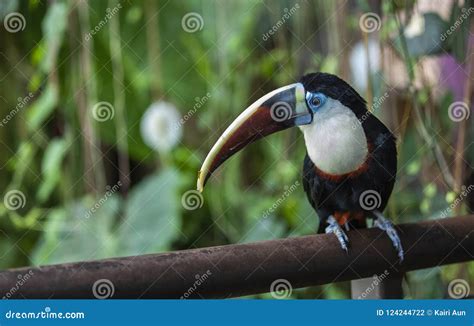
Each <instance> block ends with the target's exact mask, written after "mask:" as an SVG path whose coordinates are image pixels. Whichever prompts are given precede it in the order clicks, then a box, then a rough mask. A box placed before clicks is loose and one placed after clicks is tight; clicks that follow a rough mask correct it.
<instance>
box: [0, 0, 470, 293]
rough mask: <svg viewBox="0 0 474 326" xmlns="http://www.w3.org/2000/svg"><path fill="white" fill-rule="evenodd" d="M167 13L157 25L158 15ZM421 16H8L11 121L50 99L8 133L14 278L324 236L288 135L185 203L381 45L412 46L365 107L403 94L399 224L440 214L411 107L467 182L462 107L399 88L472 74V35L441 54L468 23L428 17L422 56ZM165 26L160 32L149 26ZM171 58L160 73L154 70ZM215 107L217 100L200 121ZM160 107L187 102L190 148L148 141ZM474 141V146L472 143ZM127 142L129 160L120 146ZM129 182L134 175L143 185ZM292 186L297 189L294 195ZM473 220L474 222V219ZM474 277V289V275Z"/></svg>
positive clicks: (396, 120) (207, 5) (410, 9)
mask: <svg viewBox="0 0 474 326" xmlns="http://www.w3.org/2000/svg"><path fill="white" fill-rule="evenodd" d="M117 3H120V5H121V8H120V9H119V10H118V12H117V13H116V14H115V15H114V16H113V17H111V18H110V19H113V20H116V21H118V26H119V31H118V33H114V32H113V29H112V28H111V26H110V25H109V24H110V21H108V22H107V21H106V22H105V23H104V21H105V20H106V17H107V14H108V13H110V10H109V11H108V9H112V8H113V7H114V5H116V4H117ZM150 3H151V4H152V7H153V6H155V10H156V13H155V12H153V13H151V14H150V9H149V5H150ZM296 4H298V5H299V6H300V8H299V9H298V10H296V12H295V13H294V15H292V16H291V17H290V18H289V19H288V20H287V21H286V22H285V23H284V24H283V25H281V26H279V27H278V28H277V30H276V32H275V33H274V35H272V36H271V37H270V38H268V39H264V37H263V35H264V34H265V33H267V32H268V31H269V30H270V29H272V28H273V27H274V26H277V25H276V24H277V22H278V20H280V19H281V18H282V17H283V15H284V14H285V13H287V11H288V9H289V8H292V7H293V6H295V5H296ZM354 6H355V8H353V7H354ZM464 6H468V2H467V1H466V4H465V5H464ZM416 8H417V6H416V1H414V0H413V1H395V2H389V1H384V2H382V4H381V8H372V7H371V6H370V3H369V2H367V1H357V2H355V3H353V4H350V6H349V5H347V4H346V8H341V11H338V13H342V12H344V13H345V15H346V17H342V18H343V19H342V20H341V21H340V20H339V19H340V17H337V16H339V15H334V13H333V12H332V11H333V10H335V9H336V7H335V5H334V4H333V3H331V2H327V1H321V0H315V1H309V2H297V1H293V0H291V1H265V2H261V1H258V0H251V1H238V0H235V1H225V2H223V1H204V0H190V1H185V2H183V1H168V2H166V1H165V2H161V1H160V2H152V1H150V2H148V1H145V2H113V1H110V2H107V1H90V2H87V3H85V2H83V1H79V2H75V1H67V0H63V1H62V0H58V1H52V2H51V3H48V4H46V3H44V2H38V1H15V0H9V1H0V17H1V18H2V19H3V17H5V16H6V15H7V14H8V13H10V12H13V11H18V12H20V13H22V14H23V15H24V16H25V18H26V19H25V20H26V26H25V29H24V30H23V31H20V32H17V33H9V32H7V31H5V30H4V29H3V28H2V29H1V30H0V37H1V38H2V42H1V44H0V52H1V53H2V54H3V55H2V56H1V57H0V60H2V64H1V65H0V76H1V83H2V87H0V120H1V119H2V118H3V117H5V116H7V115H8V114H9V113H10V112H12V109H13V108H15V107H16V105H17V103H18V101H19V98H24V97H25V96H26V95H28V94H29V93H30V92H32V94H33V96H32V99H31V101H30V102H28V104H27V105H25V107H22V108H21V109H20V110H18V112H17V113H16V114H15V115H14V116H13V118H12V119H11V120H10V121H9V122H8V124H6V125H5V126H3V127H2V128H0V138H1V142H0V143H1V146H2V153H3V155H2V156H1V157H0V166H1V167H2V168H1V169H0V182H1V184H2V185H3V188H2V189H3V190H4V193H6V192H7V191H8V190H10V189H18V190H21V191H22V192H23V193H24V195H25V198H26V203H25V205H24V207H22V208H20V209H18V210H9V209H8V208H7V207H6V206H5V204H4V203H3V201H0V221H1V222H0V252H2V256H1V257H0V258H1V259H0V267H1V268H7V267H15V266H20V265H29V264H51V263H60V262H71V261H80V260H86V259H99V258H106V257H115V256H124V255H140V254H144V253H156V252H165V251H170V250H182V249H187V248H195V247H203V246H211V245H222V244H227V243H242V242H250V241H258V240H266V239H274V238H282V237H288V236H300V235H307V234H312V233H314V232H315V230H316V229H317V227H318V218H317V216H316V214H315V212H314V210H313V209H312V207H311V206H310V205H309V203H308V202H307V199H306V195H305V194H304V192H303V189H302V185H301V184H299V185H298V184H296V182H300V181H301V180H300V179H301V168H302V158H303V157H304V155H305V148H304V140H303V138H302V135H301V134H300V133H299V132H298V130H288V131H286V132H284V133H279V134H276V135H272V136H271V137H269V138H267V139H265V140H262V141H260V142H257V143H254V144H252V145H251V146H249V147H248V148H246V149H245V150H244V151H242V152H241V153H239V154H238V155H235V156H233V157H232V158H231V159H230V160H229V161H228V162H226V164H225V166H223V167H222V168H220V169H219V170H218V171H216V172H215V173H214V175H213V177H212V178H211V179H210V180H209V182H208V186H207V187H206V190H205V192H204V194H203V196H204V197H203V199H204V201H203V205H202V207H201V208H200V209H196V210H186V209H184V208H183V206H182V204H181V200H182V195H183V193H185V192H186V191H188V190H191V189H194V188H195V183H196V176H197V171H198V170H199V168H200V164H201V163H202V161H203V160H204V157H205V155H206V153H207V152H208V150H209V149H210V148H211V146H212V144H213V143H214V142H215V141H216V140H217V138H218V136H219V134H220V133H221V132H222V131H223V130H224V129H225V127H227V125H228V124H229V123H230V122H231V121H232V120H233V119H234V118H235V117H236V116H237V115H238V114H239V113H240V112H241V111H242V110H243V109H244V108H245V107H247V106H248V105H250V104H251V103H252V102H253V101H254V100H256V99H258V98H259V97H261V96H262V95H264V94H265V93H267V92H269V91H271V90H273V89H275V88H276V87H279V86H282V85H285V84H289V83H293V82H295V81H296V80H297V79H298V78H299V76H300V75H302V74H303V73H307V72H312V71H315V70H320V71H325V72H332V73H336V74H338V75H341V76H343V77H344V78H346V79H348V80H349V81H351V79H354V78H356V77H357V76H349V73H348V71H349V70H350V69H348V68H347V58H348V57H349V54H350V53H349V51H350V50H351V48H352V46H353V45H354V44H355V43H356V42H359V41H363V40H364V37H365V36H367V37H368V38H372V37H373V36H379V37H380V40H381V42H382V43H381V48H383V51H384V53H386V52H387V51H389V50H388V49H392V48H395V49H396V50H397V52H396V53H394V57H395V56H398V59H399V60H400V62H401V66H402V68H400V67H399V66H397V68H396V70H395V69H394V70H393V71H392V70H391V69H392V67H386V66H385V67H380V68H379V71H377V72H376V73H374V74H371V78H372V84H373V85H372V86H373V87H372V89H370V90H366V92H361V94H362V95H363V96H364V97H365V98H366V99H368V100H369V98H368V96H372V99H373V98H374V97H380V96H381V94H384V92H386V91H387V92H390V96H389V98H388V100H387V101H386V102H384V103H382V106H381V108H380V110H377V112H375V114H376V115H377V116H378V117H380V119H382V120H383V121H384V122H386V123H387V125H389V126H390V128H391V129H392V130H394V132H395V133H396V134H397V137H398V139H399V149H398V152H399V162H398V164H399V172H398V181H397V183H396V186H395V190H394V194H393V196H392V198H391V200H390V202H389V207H388V209H387V214H388V215H389V216H390V217H391V218H392V219H393V220H394V221H396V222H407V221H418V220H423V219H427V218H434V217H436V216H438V215H439V214H440V212H443V211H444V210H446V209H447V208H448V207H449V205H450V204H451V203H452V202H453V201H454V200H455V199H456V197H457V193H455V192H454V191H453V189H452V187H451V186H450V185H448V184H447V183H446V182H445V180H444V179H443V177H442V176H441V174H440V171H439V167H438V166H437V163H438V162H437V157H436V155H434V154H433V149H432V147H431V146H427V145H426V140H425V139H423V138H422V137H421V136H420V134H419V126H417V125H416V122H415V120H416V119H415V118H414V114H413V107H412V105H413V103H415V101H416V103H418V104H420V106H421V107H422V114H423V117H426V119H425V120H426V121H425V122H426V124H427V126H428V128H429V130H430V131H432V130H436V131H439V132H438V133H437V134H434V133H433V137H432V138H433V139H432V142H434V143H436V142H438V143H439V144H440V148H441V150H442V152H443V153H444V155H445V156H446V157H447V158H448V163H449V164H450V166H451V165H454V164H453V163H452V161H453V160H454V159H455V157H456V153H455V152H454V148H455V141H454V139H456V137H453V135H455V134H456V133H457V130H458V126H459V125H457V124H453V121H452V120H450V119H449V116H448V114H446V112H447V111H448V107H449V106H450V104H451V103H452V102H453V101H454V98H453V94H451V92H449V91H446V90H444V89H435V90H436V92H435V90H434V89H433V88H437V87H436V86H434V87H433V86H432V85H429V86H424V87H421V88H420V89H418V90H417V92H416V96H412V94H411V93H410V89H412V88H413V87H410V86H412V85H409V84H408V83H402V82H401V83H399V84H396V85H392V84H390V82H389V81H388V80H389V79H390V78H388V77H390V76H389V74H390V75H393V76H398V75H403V76H406V77H407V78H406V79H407V80H410V81H411V78H408V77H417V76H416V74H417V73H418V71H416V69H414V70H412V71H410V69H409V66H410V65H412V66H414V67H415V68H416V67H417V66H418V64H419V62H420V61H421V60H422V59H424V58H426V57H430V58H436V57H437V56H438V55H440V54H442V55H452V56H454V57H455V58H457V60H458V61H459V62H460V63H462V62H463V61H464V60H465V58H466V52H467V51H466V49H467V42H466V39H467V35H469V30H468V22H465V23H463V24H462V25H461V26H460V27H459V29H458V30H456V33H455V34H454V35H453V36H452V37H449V38H448V39H447V40H446V41H445V42H438V41H439V40H440V34H442V33H444V32H445V31H446V30H447V29H448V28H449V27H450V26H452V25H453V24H454V22H455V21H456V19H458V18H459V16H460V14H461V12H462V11H461V10H462V8H460V7H459V4H458V3H457V2H454V3H453V7H452V8H451V14H450V19H449V21H444V20H443V19H441V18H440V17H441V16H439V15H438V14H436V13H425V14H423V18H424V29H423V31H422V32H421V34H419V35H407V37H406V52H407V53H405V49H404V48H403V42H402V41H403V40H404V39H403V38H400V36H399V27H401V30H402V31H403V30H405V31H406V28H407V26H406V25H407V24H405V23H406V22H400V21H398V20H397V19H396V18H397V17H396V16H395V15H394V13H393V11H394V10H396V11H397V13H401V12H403V13H405V15H406V17H411V16H412V14H413V13H414V11H415V10H416ZM285 9H286V10H285ZM342 9H344V10H342ZM353 9H356V10H353ZM378 9H380V10H381V12H379V14H380V16H381V18H382V20H381V21H382V26H381V28H380V31H379V32H378V33H379V34H377V33H373V34H370V35H364V34H363V33H362V32H361V30H360V28H359V18H360V14H361V13H362V12H367V11H372V12H378ZM189 12H195V13H198V14H200V15H201V16H202V19H203V24H204V25H203V28H202V29H201V30H199V31H196V32H194V33H188V32H185V31H183V28H182V26H181V24H182V18H183V17H184V15H186V14H187V13H189ZM153 17H154V18H156V28H155V29H151V28H149V26H153V24H149V22H150V19H153ZM443 17H445V16H443ZM108 19H109V18H107V20H108ZM114 22H115V21H114ZM341 22H344V24H341ZM346 23H347V24H346ZM399 23H401V24H402V26H400V25H399ZM342 25H344V26H342ZM346 25H347V26H346ZM92 31H94V33H93V35H92V34H91V35H92V37H91V38H90V40H89V41H86V38H85V37H86V34H87V33H89V32H92ZM375 38H376V37H375ZM3 40H5V41H3ZM111 40H112V41H114V42H115V43H114V44H119V45H120V46H119V48H120V54H118V53H115V52H116V51H115V50H116V49H114V48H113V49H112V52H113V54H114V55H117V58H119V59H117V58H114V59H116V60H118V63H119V67H120V69H117V66H116V65H115V64H114V63H115V61H114V60H112V58H111V48H110V45H111V43H113V42H111ZM155 47H156V48H157V49H158V56H157V57H153V55H152V53H153V51H154V48H155ZM406 55H407V56H406ZM387 57H389V56H387ZM389 58H390V59H392V57H389ZM403 64H405V66H404V67H403ZM388 68H390V69H388ZM407 71H408V72H409V73H407ZM411 74H413V76H411ZM440 78H441V77H440ZM400 84H401V85H400ZM157 85H158V86H157ZM117 92H120V93H117ZM434 93H436V94H440V95H439V96H438V95H436V96H434V95H433V94H434ZM118 94H119V95H120V96H118ZM207 94H209V96H208V95H207ZM203 97H208V99H207V100H206V101H204V102H203V103H202V104H200V105H199V106H196V103H200V101H201V99H202V98H203ZM119 98H123V100H124V103H123V105H122V107H123V110H120V109H116V110H115V111H114V114H115V117H114V118H113V119H110V120H108V121H97V120H94V118H93V107H94V104H96V103H97V102H99V101H107V102H110V103H111V104H112V106H116V105H117V104H116V103H117V102H120V101H119ZM158 100H166V101H169V102H171V103H173V104H174V105H176V106H177V107H178V108H179V110H180V114H181V115H182V116H183V117H185V116H188V119H186V120H185V121H184V123H182V125H181V126H180V127H181V128H182V129H183V135H184V136H183V139H182V141H181V143H180V144H179V145H178V146H177V147H176V148H175V149H173V150H172V151H171V152H170V153H160V154H158V153H154V152H153V151H152V150H151V149H150V148H148V147H147V146H146V145H145V144H144V143H143V141H142V138H141V134H140V121H141V118H142V116H143V114H144V112H145V110H146V109H147V108H148V107H149V106H150V105H151V103H153V102H155V101H158ZM122 111H123V112H122ZM190 112H192V114H190ZM406 114H408V115H407V116H406ZM117 121H122V122H123V125H121V124H120V123H117ZM470 121H472V117H471V119H470ZM471 126H472V124H471ZM466 138H467V139H469V140H471V139H472V128H470V129H468V132H467V135H466ZM119 140H120V141H121V142H120V141H119ZM123 141H125V142H126V144H127V145H128V146H126V148H127V150H123V147H120V146H119V145H118V143H123ZM119 147H120V148H119ZM465 155H466V161H469V162H470V160H471V161H472V159H474V156H473V155H474V152H472V151H471V153H467V152H466V154H465ZM469 155H470V156H469ZM124 162H126V163H129V165H130V167H129V171H122V169H126V168H127V167H126V166H127V164H124ZM450 168H451V167H450ZM124 176H126V177H130V184H127V181H126V180H127V178H124ZM430 177H433V178H430ZM119 182H121V183H122V182H123V183H122V184H121V185H120V187H118V188H119V189H118V190H117V189H115V188H114V187H111V188H106V185H107V184H108V185H118V184H119ZM292 185H296V189H295V190H294V191H292V192H291V193H289V194H288V195H286V191H287V190H288V189H289V187H291V186H292ZM459 209H460V212H463V211H465V208H464V207H463V206H462V207H459ZM451 215H454V213H453V214H451ZM467 269H468V273H471V274H472V273H474V268H473V267H472V264H471V266H469V267H468V268H467ZM460 270H461V269H460V268H459V269H458V268H455V269H454V271H453V270H449V271H447V272H446V269H442V268H439V269H433V270H430V272H429V277H428V276H426V277H421V276H423V275H422V274H423V273H421V274H420V273H412V274H409V279H410V282H409V285H408V287H409V289H410V291H409V296H410V297H414V298H428V297H430V298H437V297H441V296H442V295H443V291H442V287H443V286H444V283H443V282H445V281H446V279H447V278H448V277H451V276H453V275H457V274H456V273H457V272H459V271H460ZM461 271H462V270H461ZM471 274H469V275H471ZM425 284H428V285H426V286H425ZM294 296H296V297H303V298H314V297H325V298H347V297H349V295H348V287H347V284H346V285H342V286H341V285H328V286H324V287H320V288H316V289H315V288H313V289H302V290H299V291H294ZM267 297H271V296H267Z"/></svg>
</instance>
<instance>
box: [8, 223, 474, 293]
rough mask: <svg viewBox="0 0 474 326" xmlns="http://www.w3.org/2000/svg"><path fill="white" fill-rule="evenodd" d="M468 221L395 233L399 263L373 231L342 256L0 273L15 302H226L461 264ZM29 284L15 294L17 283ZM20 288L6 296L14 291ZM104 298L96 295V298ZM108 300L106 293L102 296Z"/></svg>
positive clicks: (299, 243)
mask: <svg viewBox="0 0 474 326" xmlns="http://www.w3.org/2000/svg"><path fill="white" fill-rule="evenodd" d="M473 230H474V216H473V215H471V216H466V217H457V218H446V219H440V220H435V221H428V222H422V223H415V224H404V225H400V226H398V231H399V235H400V238H401V240H402V244H403V246H404V249H405V260H404V262H403V264H402V265H400V264H398V262H397V261H398V258H397V254H396V252H395V250H394V249H393V247H392V243H391V242H390V240H389V238H388V237H387V236H386V235H385V233H383V232H382V231H380V230H378V229H364V230H357V231H350V232H348V236H349V239H350V242H351V247H350V250H349V253H348V254H346V253H345V252H344V251H343V250H341V248H340V247H339V244H338V242H337V240H336V238H335V237H334V236H333V235H326V234H322V235H313V236H306V237H298V238H287V239H279V240H272V241H263V242H257V243H249V244H238V245H227V246H218V247H211V248H202V249H194V250H184V251H177V252H170V253H163V254H157V255H143V256H136V257H125V258H115V259H105V260H99V261H89V262H79V263H71V264H62V265H52V266H44V267H40V268H21V269H11V270H6V271H3V272H0V295H5V294H9V297H11V298H13V297H16V298H93V297H94V296H95V297H100V296H101V295H102V297H103V296H105V295H103V292H99V290H101V289H102V290H103V286H102V287H101V288H99V286H98V284H99V285H100V284H102V285H104V284H105V285H108V289H111V290H113V291H109V292H108V295H107V296H106V297H112V298H180V297H185V298H187V297H190V298H191V297H192V298H227V297H238V296H243V295H248V294H256V293H263V292H269V291H270V289H271V287H272V284H273V285H274V286H273V287H272V289H276V290H278V289H280V290H281V287H279V288H278V287H277V286H276V284H277V283H278V282H280V283H279V284H280V285H281V284H284V285H286V287H287V288H288V287H289V286H291V287H292V288H299V287H306V286H312V285H320V284H327V283H332V282H340V281H347V280H352V279H359V278H365V277H371V276H373V275H374V274H377V275H380V274H381V273H384V271H385V270H387V271H388V273H392V275H395V274H396V273H403V272H405V271H410V270H415V269H421V268H427V267H434V266H438V265H444V264H451V263H459V262H463V261H469V260H472V259H473V257H474V233H473V232H472V231H473ZM27 273H29V274H31V277H30V278H29V279H28V280H26V281H25V282H22V283H23V284H22V285H21V286H18V287H16V285H17V283H18V280H19V278H20V277H21V276H23V275H26V274H27ZM13 287H15V288H18V289H16V290H15V291H12V288H13ZM101 293H102V294H101ZM106 294H107V293H106Z"/></svg>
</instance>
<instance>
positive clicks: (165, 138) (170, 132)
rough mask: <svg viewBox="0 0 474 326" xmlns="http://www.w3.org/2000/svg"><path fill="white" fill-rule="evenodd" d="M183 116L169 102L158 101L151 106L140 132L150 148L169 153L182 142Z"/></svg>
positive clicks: (142, 122) (145, 115)
mask: <svg viewBox="0 0 474 326" xmlns="http://www.w3.org/2000/svg"><path fill="white" fill-rule="evenodd" d="M180 120H181V115H180V114H179V111H178V109H177V108H176V107H175V106H174V105H173V104H171V103H169V102H164V101H158V102H154V103H152V104H151V105H150V107H149V108H148V109H147V110H146V112H145V114H144V115H143V117H142V121H141V124H140V132H141V134H142V139H143V141H144V142H145V144H147V145H148V146H149V147H151V148H153V149H154V150H156V151H158V152H168V151H169V150H170V149H172V148H173V147H174V146H176V144H177V143H178V142H179V141H180V140H181V136H182V130H181V123H180Z"/></svg>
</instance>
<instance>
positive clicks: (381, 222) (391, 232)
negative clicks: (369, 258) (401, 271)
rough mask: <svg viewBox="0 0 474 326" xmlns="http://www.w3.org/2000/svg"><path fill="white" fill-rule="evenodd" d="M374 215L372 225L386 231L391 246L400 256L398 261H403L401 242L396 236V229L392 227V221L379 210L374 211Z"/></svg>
mask: <svg viewBox="0 0 474 326" xmlns="http://www.w3.org/2000/svg"><path fill="white" fill-rule="evenodd" d="M374 215H375V216H376V217H377V219H376V220H375V222H374V225H375V226H376V227H378V228H379V229H381V230H383V231H385V232H386V233H387V235H388V237H389V238H390V240H392V243H393V247H394V248H395V249H396V250H397V252H398V257H399V258H400V261H403V258H404V255H403V247H402V242H401V241H400V237H399V236H398V233H397V230H395V228H394V227H393V224H392V222H390V221H389V220H388V219H386V218H385V217H384V216H383V215H382V213H380V212H379V211H374Z"/></svg>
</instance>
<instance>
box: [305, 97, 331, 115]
mask: <svg viewBox="0 0 474 326" xmlns="http://www.w3.org/2000/svg"><path fill="white" fill-rule="evenodd" d="M324 102H326V96H325V95H324V94H322V93H307V94H306V103H307V104H308V106H309V107H310V108H311V110H313V111H316V110H317V109H319V108H320V107H321V106H323V105H324Z"/></svg>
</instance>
